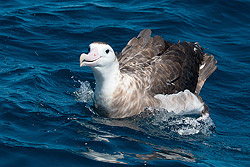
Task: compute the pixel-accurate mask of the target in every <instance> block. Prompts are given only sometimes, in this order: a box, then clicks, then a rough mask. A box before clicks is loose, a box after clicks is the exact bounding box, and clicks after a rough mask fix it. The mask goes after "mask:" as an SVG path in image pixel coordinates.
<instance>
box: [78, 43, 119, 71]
mask: <svg viewBox="0 0 250 167" xmlns="http://www.w3.org/2000/svg"><path fill="white" fill-rule="evenodd" d="M116 60H117V59H116V56H115V53H114V50H113V49H112V48H111V46H109V45H108V44H106V43H103V42H94V43H91V44H90V45H89V53H88V54H85V53H82V54H81V56H80V67H83V66H89V67H92V68H95V67H105V66H109V65H110V64H111V63H113V62H114V61H116Z"/></svg>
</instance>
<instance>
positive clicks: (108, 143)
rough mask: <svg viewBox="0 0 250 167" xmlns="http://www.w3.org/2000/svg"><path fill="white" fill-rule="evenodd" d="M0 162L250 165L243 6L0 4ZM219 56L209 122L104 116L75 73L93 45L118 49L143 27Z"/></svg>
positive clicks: (198, 2) (179, 1)
mask: <svg viewBox="0 0 250 167" xmlns="http://www.w3.org/2000/svg"><path fill="white" fill-rule="evenodd" d="M0 4H1V5H0V9H1V10H0V25H1V26H0V59H1V61H0V92H1V93H0V166H1V167H15V166H18V167H22V166H23V167H31V166H32V167H33V166H34V167H44V166H47V167H69V166H70V167H83V166H250V89H249V87H250V1H249V0H215V1H211V0H189V1H184V0H168V1H164V0H159V1H153V0H144V1H139V0H130V1H128V0H123V1H122V0H120V1H114V0H108V1H101V0H92V1H86V2H84V1H79V0H69V1H62V0H51V1H49V0H43V1H36V0H34V1H29V0H12V1H10V0H0ZM145 28H151V29H152V30H153V34H154V35H161V36H162V37H164V39H166V40H168V41H171V42H178V40H181V41H192V42H195V41H197V42H199V43H200V44H201V45H202V46H203V47H204V48H206V52H208V53H210V54H213V55H214V56H215V58H216V59H217V60H218V69H217V70H216V71H215V73H214V74H212V76H211V77H210V78H209V79H208V80H207V81H206V83H205V86H204V87H203V89H202V91H201V96H202V97H203V100H204V101H205V102H206V104H208V106H209V107H210V118H207V119H203V118H197V117H195V116H173V115H167V114H166V113H164V112H161V111H157V112H156V113H155V114H154V115H153V116H152V115H150V116H144V115H141V116H137V117H134V118H127V119H108V118H103V117H100V116H98V115H97V114H96V113H95V111H94V110H93V107H92V100H91V97H92V96H93V90H94V85H95V83H94V82H95V81H94V77H93V74H92V72H91V70H90V69H89V68H80V67H79V56H80V54H81V53H82V52H87V49H88V45H89V44H90V43H91V42H93V41H104V42H107V43H109V44H110V45H111V46H112V47H113V48H114V49H115V51H117V52H119V51H121V49H122V48H123V47H124V46H125V45H126V43H127V42H128V41H129V40H130V39H131V38H132V37H134V36H136V35H137V34H138V33H139V32H140V31H141V30H142V29H145Z"/></svg>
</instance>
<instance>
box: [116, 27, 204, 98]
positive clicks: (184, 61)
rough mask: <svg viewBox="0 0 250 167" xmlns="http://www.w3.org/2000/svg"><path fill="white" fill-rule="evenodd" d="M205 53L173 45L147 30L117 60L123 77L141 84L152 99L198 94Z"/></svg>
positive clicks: (187, 44) (193, 47)
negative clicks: (176, 94) (159, 96)
mask: <svg viewBox="0 0 250 167" xmlns="http://www.w3.org/2000/svg"><path fill="white" fill-rule="evenodd" d="M202 55H203V51H202V48H200V47H199V46H197V45H195V44H193V43H190V42H179V43H177V44H172V43H170V42H166V41H164V40H163V38H162V37H160V36H154V37H151V30H149V29H145V30H143V31H142V32H140V34H139V35H138V36H137V37H136V38H132V39H131V40H130V41H129V42H128V44H127V46H126V47H125V48H124V49H123V50H122V52H121V53H120V54H119V56H118V61H119V63H120V69H121V72H122V73H126V74H129V75H131V76H133V77H135V78H136V79H139V80H140V83H141V84H143V87H144V89H147V92H148V93H150V94H151V95H152V96H153V95H155V94H172V93H176V92H179V91H182V90H185V89H189V90H190V91H191V92H195V89H196V85H197V81H198V76H199V66H200V64H201V59H202Z"/></svg>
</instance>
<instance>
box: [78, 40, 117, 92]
mask: <svg viewBox="0 0 250 167" xmlns="http://www.w3.org/2000/svg"><path fill="white" fill-rule="evenodd" d="M89 47H90V48H89V49H90V50H89V51H90V52H89V53H88V54H85V53H82V54H81V57H80V67H82V66H89V67H91V69H92V71H93V72H94V76H95V79H96V89H95V92H102V93H104V94H110V93H112V91H114V90H113V89H115V87H116V85H117V83H118V80H119V77H120V70H119V62H118V60H117V58H116V55H115V53H114V50H113V49H112V48H111V47H110V46H109V45H108V44H106V43H102V42H94V43H91V44H90V45H89ZM107 91H108V92H107Z"/></svg>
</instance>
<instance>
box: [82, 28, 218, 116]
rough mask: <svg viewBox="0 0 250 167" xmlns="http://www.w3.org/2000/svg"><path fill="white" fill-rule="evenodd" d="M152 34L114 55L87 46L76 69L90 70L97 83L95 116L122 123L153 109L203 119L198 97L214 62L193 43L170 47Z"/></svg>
mask: <svg viewBox="0 0 250 167" xmlns="http://www.w3.org/2000/svg"><path fill="white" fill-rule="evenodd" d="M151 34H152V31H151V30H150V29H145V30H142V31H141V32H140V33H139V35H138V36H137V37H134V38H132V39H131V40H130V41H129V42H128V43H127V45H126V46H125V48H124V49H123V50H122V51H121V52H120V54H119V55H118V54H117V53H116V52H115V51H114V50H113V48H112V47H111V46H110V45H108V44H107V43H104V42H93V43H91V44H90V45H89V53H88V54H86V53H82V54H81V56H80V67H83V66H88V67H90V68H91V70H92V71H93V74H94V77H95V80H96V85H95V92H94V107H95V110H96V112H97V113H98V114H99V115H101V116H105V117H109V118H125V117H131V116H134V115H138V114H140V113H141V112H143V111H145V109H146V108H150V107H153V108H163V109H166V111H168V112H174V113H177V114H178V113H188V112H191V111H197V112H198V113H200V114H208V113H209V111H208V107H207V105H206V104H205V103H204V102H203V100H202V98H201V97H200V96H199V93H200V90H201V88H202V86H203V84H204V82H205V81H206V79H207V78H208V77H209V76H210V75H211V74H212V73H213V72H214V71H215V69H216V68H217V67H216V63H217V61H216V60H215V58H214V56H213V55H209V54H207V53H204V49H203V48H202V47H201V46H200V45H199V43H197V42H196V43H194V42H180V41H179V42H178V43H176V44H173V43H171V42H168V41H166V40H164V39H163V38H162V37H161V36H158V35H156V36H153V37H152V36H151Z"/></svg>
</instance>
